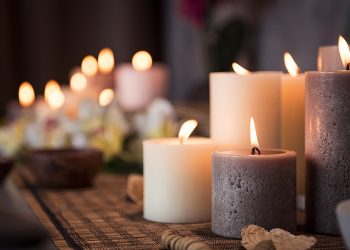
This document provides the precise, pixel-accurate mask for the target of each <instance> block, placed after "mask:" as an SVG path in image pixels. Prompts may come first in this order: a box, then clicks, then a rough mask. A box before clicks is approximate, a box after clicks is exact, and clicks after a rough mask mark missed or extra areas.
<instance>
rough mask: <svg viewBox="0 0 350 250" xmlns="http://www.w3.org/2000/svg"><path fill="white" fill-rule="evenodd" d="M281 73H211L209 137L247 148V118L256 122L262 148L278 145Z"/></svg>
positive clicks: (236, 146) (276, 146)
mask: <svg viewBox="0 0 350 250" xmlns="http://www.w3.org/2000/svg"><path fill="white" fill-rule="evenodd" d="M281 75H282V74H281V73H280V72H256V73H249V74H246V75H239V74H236V73H233V72H225V73H210V136H211V138H212V139H213V140H215V141H217V142H220V143H228V144H233V146H234V147H235V148H247V147H249V146H250V145H249V131H248V128H249V118H250V116H254V117H255V120H256V123H257V124H259V125H258V127H257V130H258V132H259V134H260V137H261V141H263V142H264V145H262V146H263V147H268V148H279V147H280V92H281V88H280V81H281Z"/></svg>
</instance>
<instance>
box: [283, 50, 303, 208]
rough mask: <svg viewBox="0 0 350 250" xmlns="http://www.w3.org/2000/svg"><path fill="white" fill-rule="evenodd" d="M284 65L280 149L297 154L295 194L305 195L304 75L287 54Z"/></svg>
mask: <svg viewBox="0 0 350 250" xmlns="http://www.w3.org/2000/svg"><path fill="white" fill-rule="evenodd" d="M284 63H285V66H286V68H287V70H288V72H289V74H283V76H282V83H281V147H282V148H285V149H290V150H293V151H296V152H297V192H298V194H301V195H302V194H305V152H304V151H305V145H304V144H305V143H304V142H305V139H304V135H305V106H304V105H305V97H304V95H305V75H304V74H301V73H300V69H299V67H298V65H297V64H296V63H295V61H294V60H293V58H292V56H291V55H290V54H289V53H285V54H284ZM301 202H302V201H301ZM302 206H303V205H302Z"/></svg>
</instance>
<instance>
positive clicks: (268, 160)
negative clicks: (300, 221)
mask: <svg viewBox="0 0 350 250" xmlns="http://www.w3.org/2000/svg"><path fill="white" fill-rule="evenodd" d="M250 120H251V123H250V125H251V126H250V128H251V129H250V135H251V147H250V149H249V150H248V149H247V150H234V151H216V152H214V153H213V166H212V167H213V170H212V181H213V186H212V187H213V188H212V193H213V194H212V231H213V232H214V233H216V234H219V235H221V236H225V237H232V238H241V230H242V228H243V227H244V226H247V225H249V224H255V225H258V226H261V227H264V228H265V229H267V230H271V229H273V228H282V229H285V230H288V231H290V232H294V231H295V230H296V200H295V195H296V192H295V164H296V155H295V152H293V151H287V150H281V149H266V150H265V149H262V150H260V149H259V143H258V139H257V136H256V130H255V125H254V120H253V119H252V118H251V119H250ZM248 130H249V126H248ZM258 132H259V131H258ZM248 136H249V133H248Z"/></svg>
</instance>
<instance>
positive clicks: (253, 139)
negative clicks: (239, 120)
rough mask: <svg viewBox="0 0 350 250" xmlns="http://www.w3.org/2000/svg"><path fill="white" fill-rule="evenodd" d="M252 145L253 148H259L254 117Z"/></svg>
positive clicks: (251, 122)
mask: <svg viewBox="0 0 350 250" xmlns="http://www.w3.org/2000/svg"><path fill="white" fill-rule="evenodd" d="M250 145H251V146H252V148H259V142H258V136H257V135H256V129H255V123H254V118H253V117H250Z"/></svg>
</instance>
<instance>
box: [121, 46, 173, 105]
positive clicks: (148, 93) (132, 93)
mask: <svg viewBox="0 0 350 250" xmlns="http://www.w3.org/2000/svg"><path fill="white" fill-rule="evenodd" d="M140 52H145V51H140ZM140 52H138V53H140ZM138 53H136V54H135V55H134V57H133V61H132V64H122V65H120V66H119V67H118V68H117V70H116V74H115V78H116V91H117V92H116V93H117V96H118V101H119V102H120V105H121V106H122V108H123V109H124V110H126V111H138V110H143V109H145V108H147V106H148V105H149V104H150V103H151V102H152V101H153V100H154V99H156V98H157V97H165V96H166V92H167V87H168V80H169V70H168V67H167V66H166V65H164V64H155V65H152V58H151V57H150V55H149V54H148V53H147V52H145V53H147V54H138Z"/></svg>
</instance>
